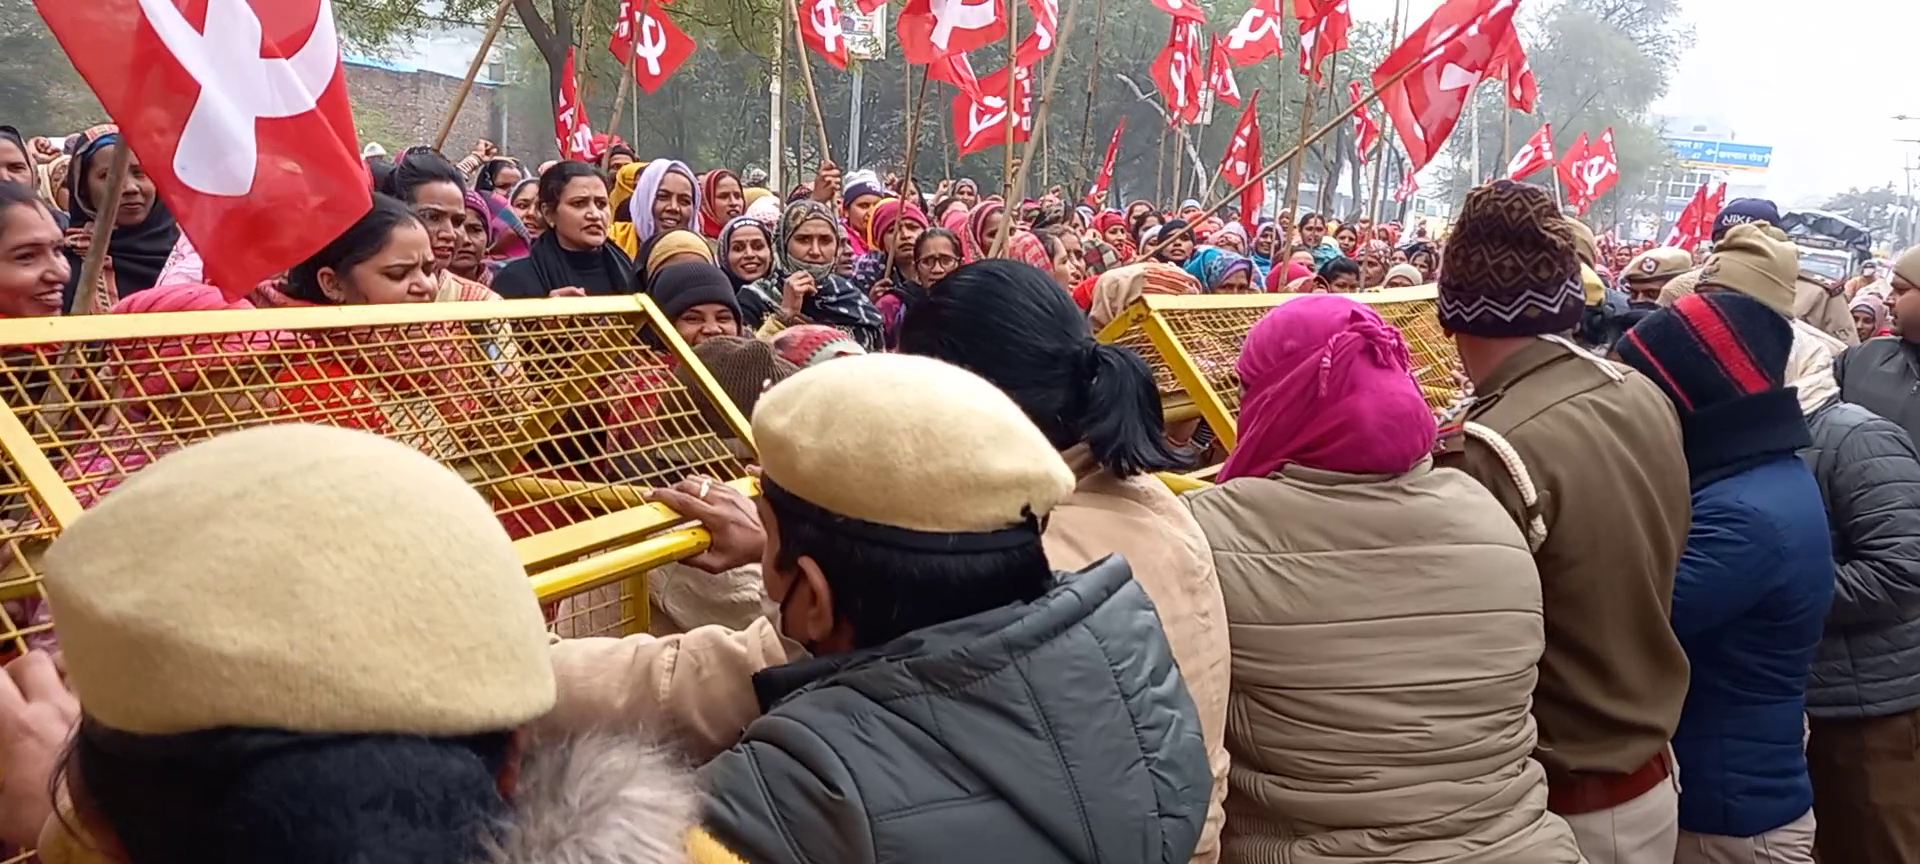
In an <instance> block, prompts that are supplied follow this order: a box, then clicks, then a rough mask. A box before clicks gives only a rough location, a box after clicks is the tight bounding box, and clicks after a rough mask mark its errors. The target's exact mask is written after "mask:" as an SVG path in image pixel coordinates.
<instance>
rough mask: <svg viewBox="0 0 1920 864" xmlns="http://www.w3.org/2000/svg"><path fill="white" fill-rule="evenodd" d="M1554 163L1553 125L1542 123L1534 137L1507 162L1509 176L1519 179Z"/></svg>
mask: <svg viewBox="0 0 1920 864" xmlns="http://www.w3.org/2000/svg"><path fill="white" fill-rule="evenodd" d="M1552 164H1553V127H1552V126H1549V125H1547V124H1545V123H1542V124H1540V130H1539V131H1537V132H1535V133H1533V137H1532V138H1528V139H1527V143H1526V144H1524V145H1522V146H1521V147H1520V152H1518V153H1515V154H1513V159H1512V160H1510V161H1508V162H1507V177H1508V178H1510V179H1514V180H1518V179H1520V178H1522V177H1525V176H1527V175H1528V174H1532V173H1533V172H1535V171H1538V170H1540V169H1542V168H1545V167H1547V166H1548V165H1552Z"/></svg>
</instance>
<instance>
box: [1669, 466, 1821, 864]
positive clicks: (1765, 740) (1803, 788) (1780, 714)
mask: <svg viewBox="0 0 1920 864" xmlns="http://www.w3.org/2000/svg"><path fill="white" fill-rule="evenodd" d="M1832 602H1833V551H1832V546H1831V544H1830V542H1829V541H1828V539H1827V514H1826V513H1825V512H1824V509H1823V508H1822V507H1821V505H1820V489H1819V487H1818V485H1817V484H1815V483H1814V479H1813V472H1812V471H1810V470H1808V469H1807V466H1806V464H1805V463H1803V462H1802V461H1801V460H1800V458H1799V457H1798V456H1796V455H1794V454H1792V453H1784V454H1781V455H1779V456H1777V457H1775V458H1773V459H1770V460H1767V461H1765V462H1761V463H1760V464H1757V465H1754V466H1752V467H1749V468H1746V469H1745V470H1742V471H1740V472H1739V473H1737V474H1733V475H1731V476H1727V477H1725V478H1722V479H1720V480H1716V481H1714V482H1711V483H1708V484H1707V485H1704V486H1701V487H1700V488H1698V489H1695V490H1694V493H1693V527H1692V529H1691V530H1689V531H1688V533H1687V549H1686V552H1685V553H1684V554H1683V555H1681V557H1680V569H1679V571H1678V573H1677V574H1676V575H1675V578H1674V586H1673V631H1674V634H1675V635H1677V636H1679V637H1680V644H1681V646H1682V647H1684V648H1686V651H1687V661H1688V663H1690V664H1691V665H1692V667H1693V680H1692V684H1691V686H1689V687H1688V689H1687V702H1686V707H1685V708H1684V709H1683V710H1682V711H1681V714H1680V728H1679V729H1678V730H1676V731H1675V732H1674V735H1673V751H1674V756H1675V757H1676V758H1677V759H1678V760H1679V763H1680V790H1681V792H1680V827H1681V828H1684V829H1686V830H1688V831H1695V832H1699V833H1703V834H1721V835H1727V836H1733V837H1751V836H1753V835H1755V834H1760V833H1763V832H1766V831H1771V830H1773V829H1775V828H1778V827H1780V826H1782V825H1785V824H1787V823H1788V822H1792V821H1793V820H1795V819H1798V818H1799V817H1800V816H1801V815H1802V814H1804V813H1806V812H1807V810H1808V809H1809V808H1811V807H1812V806H1813V785H1812V783H1811V782H1810V781H1809V780H1808V779H1807V759H1806V753H1805V751H1803V750H1802V749H1801V735H1802V731H1803V729H1804V727H1803V726H1802V713H1803V712H1804V710H1805V708H1806V688H1807V674H1808V667H1809V666H1810V665H1811V664H1812V662H1813V656H1814V651H1815V649H1817V648H1818V647H1819V645H1820V636H1821V632H1822V630H1823V628H1824V626H1825V622H1826V617H1827V607H1828V606H1829V605H1830V604H1831V603H1832Z"/></svg>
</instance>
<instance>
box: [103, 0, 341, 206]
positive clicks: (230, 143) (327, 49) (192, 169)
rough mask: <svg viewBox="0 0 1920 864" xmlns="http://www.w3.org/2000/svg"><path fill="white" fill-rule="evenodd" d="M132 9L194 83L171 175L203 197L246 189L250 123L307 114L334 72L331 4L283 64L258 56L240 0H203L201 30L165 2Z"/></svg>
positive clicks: (252, 152)
mask: <svg viewBox="0 0 1920 864" xmlns="http://www.w3.org/2000/svg"><path fill="white" fill-rule="evenodd" d="M140 12H141V14H142V15H144V16H146V19H147V23H148V24H151V25H153V30H154V32H155V33H157V34H159V36H160V41H161V42H162V43H163V44H165V45H166V46H167V50H168V51H169V52H171V53H172V54H173V56H174V58H175V59H177V60H179V61H180V65H181V66H182V67H183V68H185V69H186V70H187V74H189V75H192V76H193V80H195V81H197V82H199V84H200V96H199V98H198V99H196V100H195V101H194V103H193V111H192V113H191V114H189V115H188V116H187V125H186V127H185V128H183V129H181V130H180V144H179V147H178V149H176V150H175V151H174V154H173V172H174V174H175V175H177V176H179V178H180V182H182V183H185V184H186V185H187V188H189V189H192V190H194V191H196V192H202V193H205V194H208V195H227V196H236V197H237V196H241V195H245V194H247V193H248V192H250V191H252V189H253V175H254V172H255V170H256V169H257V168H258V166H259V162H260V153H259V149H258V146H257V144H256V141H257V139H256V137H255V130H254V123H255V121H258V120H261V119H280V118H285V117H297V116H299V115H301V114H305V113H307V112H309V111H312V110H314V108H316V107H317V106H318V105H319V103H320V94H322V93H325V92H326V90H327V87H329V86H331V85H332V84H333V77H334V75H335V74H336V72H337V71H338V70H339V68H340V40H339V37H338V36H337V35H336V34H335V32H334V27H333V7H332V4H330V3H329V2H327V0H321V2H320V12H319V17H318V18H317V19H315V21H314V24H313V34H312V35H310V36H308V37H307V44H305V45H302V46H300V50H298V51H296V52H294V54H293V56H292V57H288V58H284V59H282V58H277V57H276V58H267V57H262V56H260V34H261V27H260V16H259V15H256V14H254V11H253V7H251V6H248V5H247V2H246V0H209V2H208V4H207V27H206V32H204V33H202V32H200V31H197V30H195V29H193V25H192V24H190V23H188V22H187V19H186V16H185V15H182V14H180V10H179V9H178V8H177V7H175V6H174V5H173V0H140Z"/></svg>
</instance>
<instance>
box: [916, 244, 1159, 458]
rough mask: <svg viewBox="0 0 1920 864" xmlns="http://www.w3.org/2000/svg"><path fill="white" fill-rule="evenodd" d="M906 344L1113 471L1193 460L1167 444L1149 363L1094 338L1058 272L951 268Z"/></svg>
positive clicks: (986, 263)
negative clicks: (990, 388) (988, 388)
mask: <svg viewBox="0 0 1920 864" xmlns="http://www.w3.org/2000/svg"><path fill="white" fill-rule="evenodd" d="M922 236H925V235H922ZM900 350H901V351H902V352H904V353H908V354H921V355H925V356H928V357H934V358H937V359H940V360H945V361H946V362H948V363H952V364H954V365H955V366H960V367H962V368H965V369H968V370H970V371H972V372H974V373H975V374H977V375H979V376H980V377H982V378H985V379H987V380H988V381H991V382H993V384H994V386H996V387H999V388H1000V389H1001V390H1003V391H1005V392H1006V394H1007V395H1008V396H1010V397H1012V398H1013V401H1014V402H1015V403H1016V404H1018V405H1019V406H1020V409H1021V410H1022V411H1024V412H1026V415H1027V417H1028V419H1030V420H1032V421H1033V423H1034V425H1035V426H1038V427H1039V428H1040V431H1041V432H1042V433H1043V434H1045V435H1046V436H1047V440H1048V441H1049V442H1051V443H1052V444H1053V446H1054V448H1055V449H1059V450H1066V449H1067V448H1069V447H1073V446H1074V445H1076V444H1081V443H1085V444H1086V445H1087V446H1088V448H1089V449H1090V450H1091V451H1092V453H1093V457H1094V459H1095V461H1097V462H1098V463H1099V464H1100V466H1101V467H1102V468H1105V469H1106V470H1107V471H1109V472H1111V473H1112V474H1114V476H1117V477H1132V476H1135V475H1138V474H1142V473H1145V472H1149V471H1165V470H1171V469H1174V468H1178V467H1181V466H1182V465H1184V464H1185V463H1186V461H1187V460H1186V458H1185V456H1186V454H1184V453H1182V452H1180V451H1179V450H1176V449H1175V448H1173V447H1172V446H1171V445H1169V444H1168V443H1167V439H1166V421H1165V417H1164V416H1163V415H1162V414H1161V411H1160V394H1159V391H1158V390H1157V389H1156V388H1155V387H1154V384H1153V373H1152V372H1151V371H1150V370H1149V369H1148V368H1147V364H1146V362H1145V361H1143V360H1141V359H1140V357H1139V356H1138V355H1136V354H1134V353H1133V352H1132V351H1130V350H1128V349H1125V348H1120V347H1116V346H1113V345H1101V344H1099V343H1097V342H1095V341H1094V339H1093V332H1092V330H1091V329H1090V328H1089V326H1088V324H1087V316H1086V313H1084V312H1082V311H1080V307H1079V306H1077V305H1075V304H1074V302H1073V298H1072V297H1070V296H1068V294H1067V292H1065V291H1062V290H1061V289H1060V286H1059V285H1058V284H1056V283H1055V282H1054V281H1053V277H1052V275H1050V274H1048V273H1045V272H1043V271H1041V270H1039V269H1038V268H1035V267H1033V266H1031V265H1029V264H1025V263H1021V262H1018V261H1012V260H1007V259H998V258H995V259H987V260H983V261H977V262H974V263H972V264H967V265H964V266H962V267H961V268H960V269H958V270H955V271H953V273H952V274H950V275H948V276H947V278H946V279H944V280H941V282H940V286H939V290H936V291H932V292H930V293H929V295H928V297H927V298H926V299H924V300H921V301H920V302H918V303H915V304H913V305H912V306H911V307H909V309H908V310H907V314H906V317H905V318H904V319H903V320H902V321H901V324H900Z"/></svg>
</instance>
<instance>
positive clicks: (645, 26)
mask: <svg viewBox="0 0 1920 864" xmlns="http://www.w3.org/2000/svg"><path fill="white" fill-rule="evenodd" d="M634 53H635V54H638V55H640V59H642V60H645V61H647V74H648V75H652V76H653V77H655V78H658V77H660V58H661V57H664V56H666V53H667V29H666V28H665V27H662V26H660V20H659V19H657V18H655V17H653V15H652V14H651V13H649V14H646V15H643V16H641V18H640V45H639V47H638V48H636V49H634Z"/></svg>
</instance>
